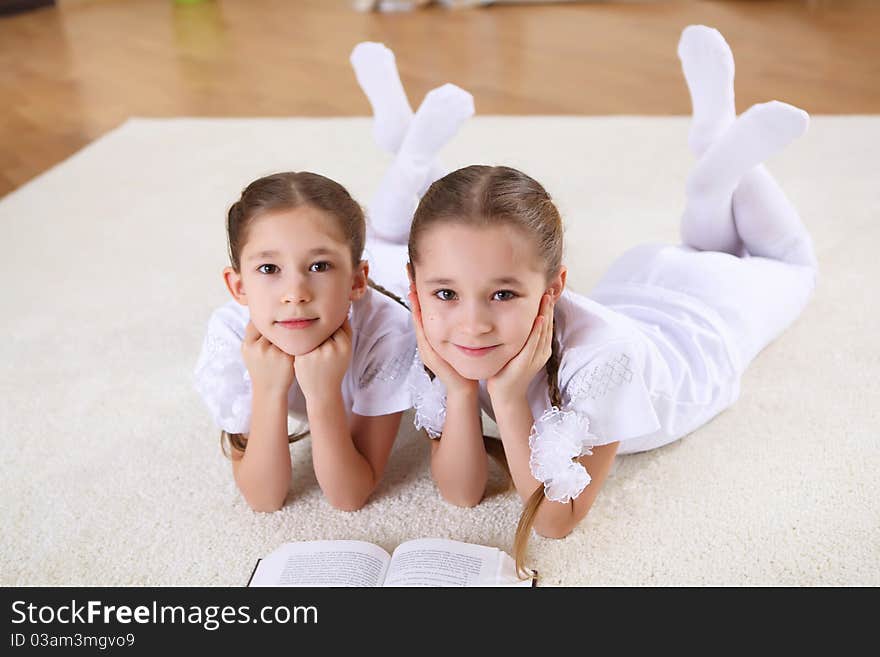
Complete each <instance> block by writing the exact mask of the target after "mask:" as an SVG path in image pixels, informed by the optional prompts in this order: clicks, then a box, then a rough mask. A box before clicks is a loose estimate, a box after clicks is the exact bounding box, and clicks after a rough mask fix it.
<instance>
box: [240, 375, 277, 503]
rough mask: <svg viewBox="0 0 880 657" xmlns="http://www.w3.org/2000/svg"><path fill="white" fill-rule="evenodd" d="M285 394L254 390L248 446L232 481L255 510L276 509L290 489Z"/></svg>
mask: <svg viewBox="0 0 880 657" xmlns="http://www.w3.org/2000/svg"><path fill="white" fill-rule="evenodd" d="M288 445H289V443H288V439H287V395H286V394H283V393H268V392H261V391H258V390H255V391H254V397H253V401H252V411H251V430H250V433H249V434H248V441H247V447H246V448H245V451H244V454H243V455H242V457H241V459H240V461H239V462H238V463H237V464H236V467H235V481H236V484H237V485H238V488H239V490H240V491H241V493H242V495H243V496H244V498H245V500H246V501H247V503H248V504H249V505H250V507H251V508H252V509H253V510H254V511H277V510H278V509H280V508H281V507H282V506H283V504H284V500H285V499H286V498H287V492H288V490H289V489H290V475H291V464H290V448H289V446H288Z"/></svg>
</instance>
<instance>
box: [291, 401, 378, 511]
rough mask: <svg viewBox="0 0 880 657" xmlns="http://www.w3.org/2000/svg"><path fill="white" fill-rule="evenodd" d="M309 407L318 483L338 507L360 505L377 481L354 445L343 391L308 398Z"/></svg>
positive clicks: (357, 506) (353, 509)
mask: <svg viewBox="0 0 880 657" xmlns="http://www.w3.org/2000/svg"><path fill="white" fill-rule="evenodd" d="M306 408H307V412H308V416H309V428H310V431H311V435H312V462H313V464H314V467H315V476H316V477H317V479H318V485H319V486H320V487H321V490H322V491H324V495H325V496H326V497H327V500H328V501H329V502H330V504H332V505H333V506H334V507H336V508H337V509H341V510H343V511H355V510H357V509H359V508H361V507H362V506H363V505H364V503H365V502H366V501H367V498H368V497H369V496H370V493H372V492H373V489H374V488H375V486H376V483H377V482H376V476H375V473H374V472H373V469H372V468H371V467H370V464H369V462H368V461H367V459H366V458H364V456H363V455H362V454H361V453H360V452H359V451H358V450H357V448H355V446H354V442H353V440H352V437H351V428H350V426H349V423H348V417H347V415H346V412H345V403H344V402H343V399H342V392H341V391H337V392H336V394H333V395H328V396H327V397H326V398H325V399H322V400H320V401H315V402H308V401H307V402H306Z"/></svg>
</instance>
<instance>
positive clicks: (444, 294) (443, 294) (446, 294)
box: [434, 290, 455, 301]
mask: <svg viewBox="0 0 880 657" xmlns="http://www.w3.org/2000/svg"><path fill="white" fill-rule="evenodd" d="M434 296H435V297H437V298H438V299H440V301H452V300H454V299H455V292H453V291H452V290H437V291H436V292H434Z"/></svg>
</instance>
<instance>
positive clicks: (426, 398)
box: [407, 349, 446, 438]
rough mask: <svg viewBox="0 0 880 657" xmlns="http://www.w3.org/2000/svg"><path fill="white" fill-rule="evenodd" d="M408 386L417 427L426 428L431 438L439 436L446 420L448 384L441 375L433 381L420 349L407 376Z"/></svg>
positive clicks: (414, 421)
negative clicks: (441, 379) (423, 362)
mask: <svg viewBox="0 0 880 657" xmlns="http://www.w3.org/2000/svg"><path fill="white" fill-rule="evenodd" d="M407 387H408V388H409V391H410V394H411V395H412V404H413V409H414V410H415V415H414V418H413V424H415V426H416V429H424V430H425V431H427V432H428V435H429V436H430V437H431V438H439V437H440V434H442V433H443V424H444V423H445V422H446V386H444V385H443V382H442V381H440V378H439V377H436V376H435V377H434V380H433V381H432V380H431V379H430V377H429V376H428V373H427V372H426V371H425V367H424V365H423V364H422V359H421V358H419V352H418V349H417V350H416V354H415V358H414V359H413V363H412V367H411V368H410V372H409V376H408V377H407Z"/></svg>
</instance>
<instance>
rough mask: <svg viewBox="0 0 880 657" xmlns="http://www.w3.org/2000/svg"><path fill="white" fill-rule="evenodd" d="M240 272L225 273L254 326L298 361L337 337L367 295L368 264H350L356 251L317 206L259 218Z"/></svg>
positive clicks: (249, 234) (250, 228)
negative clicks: (351, 311)
mask: <svg viewBox="0 0 880 657" xmlns="http://www.w3.org/2000/svg"><path fill="white" fill-rule="evenodd" d="M239 263H240V265H241V272H240V273H236V272H235V271H234V270H233V269H232V268H231V267H227V268H226V269H225V270H224V272H223V275H224V277H225V279H226V284H227V286H228V287H229V291H230V292H231V293H232V296H233V297H235V299H236V300H237V301H238V302H239V303H240V304H242V305H244V306H247V307H248V309H249V311H250V315H251V321H252V322H253V323H254V325H255V326H256V327H257V329H258V330H259V331H260V333H262V334H263V336H264V337H266V338H268V339H269V341H270V342H271V343H272V344H274V345H275V346H276V347H278V348H279V349H281V350H282V351H284V352H286V353H288V354H290V355H291V356H300V355H302V354H305V353H307V352H309V351H311V350H312V349H314V348H315V347H317V346H318V345H320V344H321V343H322V342H324V340H326V339H327V338H328V337H330V336H331V335H332V334H333V333H334V332H335V331H336V330H337V329H338V328H339V327H340V326H342V323H343V322H344V321H345V318H346V317H347V316H348V311H349V308H350V307H351V302H352V301H354V300H355V299H359V298H360V297H362V296H363V294H364V292H365V291H366V285H367V263H366V262H361V263H360V264H359V265H358V267H357V268H354V267H352V264H351V249H350V248H349V245H348V243H347V242H346V241H345V240H344V238H343V235H342V234H341V232H340V231H339V229H337V228H336V226H335V220H334V219H333V217H330V216H328V215H327V214H326V213H325V212H323V211H321V210H318V209H316V208H313V207H310V206H301V207H298V208H295V209H293V210H281V211H277V212H271V213H268V214H265V215H263V216H261V217H259V218H257V219H255V220H253V221H252V222H251V223H250V225H249V226H248V229H247V242H246V243H245V245H244V247H243V248H242V251H241V255H240V257H239Z"/></svg>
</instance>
